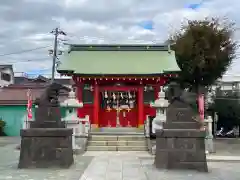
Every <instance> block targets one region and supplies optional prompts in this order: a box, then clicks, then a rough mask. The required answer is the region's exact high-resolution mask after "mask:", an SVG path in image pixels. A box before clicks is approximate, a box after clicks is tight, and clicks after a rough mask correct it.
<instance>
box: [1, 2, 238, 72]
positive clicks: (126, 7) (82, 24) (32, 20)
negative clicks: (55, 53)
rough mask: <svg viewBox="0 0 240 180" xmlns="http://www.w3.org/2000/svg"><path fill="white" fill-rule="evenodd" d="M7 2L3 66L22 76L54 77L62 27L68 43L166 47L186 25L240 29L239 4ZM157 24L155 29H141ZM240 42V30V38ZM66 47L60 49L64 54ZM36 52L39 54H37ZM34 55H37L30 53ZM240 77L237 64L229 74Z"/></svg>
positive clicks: (3, 18)
mask: <svg viewBox="0 0 240 180" xmlns="http://www.w3.org/2000/svg"><path fill="white" fill-rule="evenodd" d="M200 1H201V0H166V1H162V0H151V1H150V0H1V1H0V24H1V28H0V61H1V64H13V65H14V70H15V71H16V72H29V71H32V70H38V69H39V70H42V72H43V73H45V74H50V71H51V63H52V62H51V57H50V56H49V55H48V50H49V49H51V48H52V45H53V35H52V34H50V33H49V32H51V31H52V29H53V28H55V27H58V26H59V27H60V28H61V29H62V30H64V31H65V32H66V33H67V34H68V36H66V37H60V39H62V40H63V39H64V40H65V41H66V40H67V42H68V43H143V42H145V43H153V42H154V43H162V42H164V41H165V40H166V39H167V38H168V36H169V34H170V33H171V32H173V31H174V30H176V29H177V28H178V27H179V25H180V23H181V22H182V21H184V20H186V19H200V18H203V17H206V16H215V17H216V16H217V17H224V16H227V17H228V18H230V19H231V20H233V21H234V22H236V24H237V26H238V27H240V18H239V16H238V15H237V14H238V12H239V9H240V1H239V0H205V1H204V2H203V3H202V4H201V6H200V7H199V8H197V9H195V10H193V9H190V8H186V7H187V6H188V5H189V4H194V3H199V2H200ZM144 21H152V22H153V29H152V30H147V29H144V28H143V27H141V26H140V25H139V24H141V22H144ZM235 38H236V39H238V38H239V39H240V30H239V32H237V33H236V34H235ZM62 42H63V41H61V40H59V47H60V48H62V49H64V47H63V45H62V44H63V43H62ZM32 49H36V50H32ZM29 50H32V51H29ZM237 73H240V62H237V59H236V60H235V62H234V64H233V66H232V67H231V68H230V69H229V71H228V74H237Z"/></svg>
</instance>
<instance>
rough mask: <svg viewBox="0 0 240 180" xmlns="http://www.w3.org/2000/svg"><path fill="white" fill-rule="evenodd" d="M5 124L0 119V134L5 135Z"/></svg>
mask: <svg viewBox="0 0 240 180" xmlns="http://www.w3.org/2000/svg"><path fill="white" fill-rule="evenodd" d="M5 126H6V122H5V121H3V120H0V136H3V135H5V133H4V132H3V131H4V127H5Z"/></svg>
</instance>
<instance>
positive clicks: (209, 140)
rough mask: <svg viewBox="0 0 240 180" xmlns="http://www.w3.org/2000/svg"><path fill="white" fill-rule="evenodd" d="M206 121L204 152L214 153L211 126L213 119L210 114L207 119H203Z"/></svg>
mask: <svg viewBox="0 0 240 180" xmlns="http://www.w3.org/2000/svg"><path fill="white" fill-rule="evenodd" d="M204 122H205V123H206V128H207V129H206V130H207V131H206V132H207V134H206V138H205V144H206V153H207V154H208V153H214V152H215V148H214V143H213V128H212V123H213V119H212V117H211V116H208V117H207V119H205V120H204Z"/></svg>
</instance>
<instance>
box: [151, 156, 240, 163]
mask: <svg viewBox="0 0 240 180" xmlns="http://www.w3.org/2000/svg"><path fill="white" fill-rule="evenodd" d="M154 157H155V155H152V154H150V158H152V159H154ZM206 160H207V162H229V163H240V155H239V156H229V155H225V156H224V155H223V156H221V155H211V154H206Z"/></svg>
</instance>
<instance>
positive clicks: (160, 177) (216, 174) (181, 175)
mask: <svg viewBox="0 0 240 180" xmlns="http://www.w3.org/2000/svg"><path fill="white" fill-rule="evenodd" d="M84 156H95V158H94V159H93V161H92V162H91V164H90V165H89V166H88V168H87V169H86V171H85V172H84V174H83V175H82V177H81V179H80V180H192V179H193V178H194V179H195V180H203V179H208V180H225V179H228V180H239V177H240V169H239V168H238V167H239V165H240V163H222V162H215V163H213V162H212V163H208V166H209V173H199V172H195V171H187V172H186V171H167V170H157V169H155V168H154V166H153V165H152V164H153V158H152V157H150V156H149V155H148V154H146V153H140V152H139V153H137V152H117V153H116V152H87V153H85V155H84Z"/></svg>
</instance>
